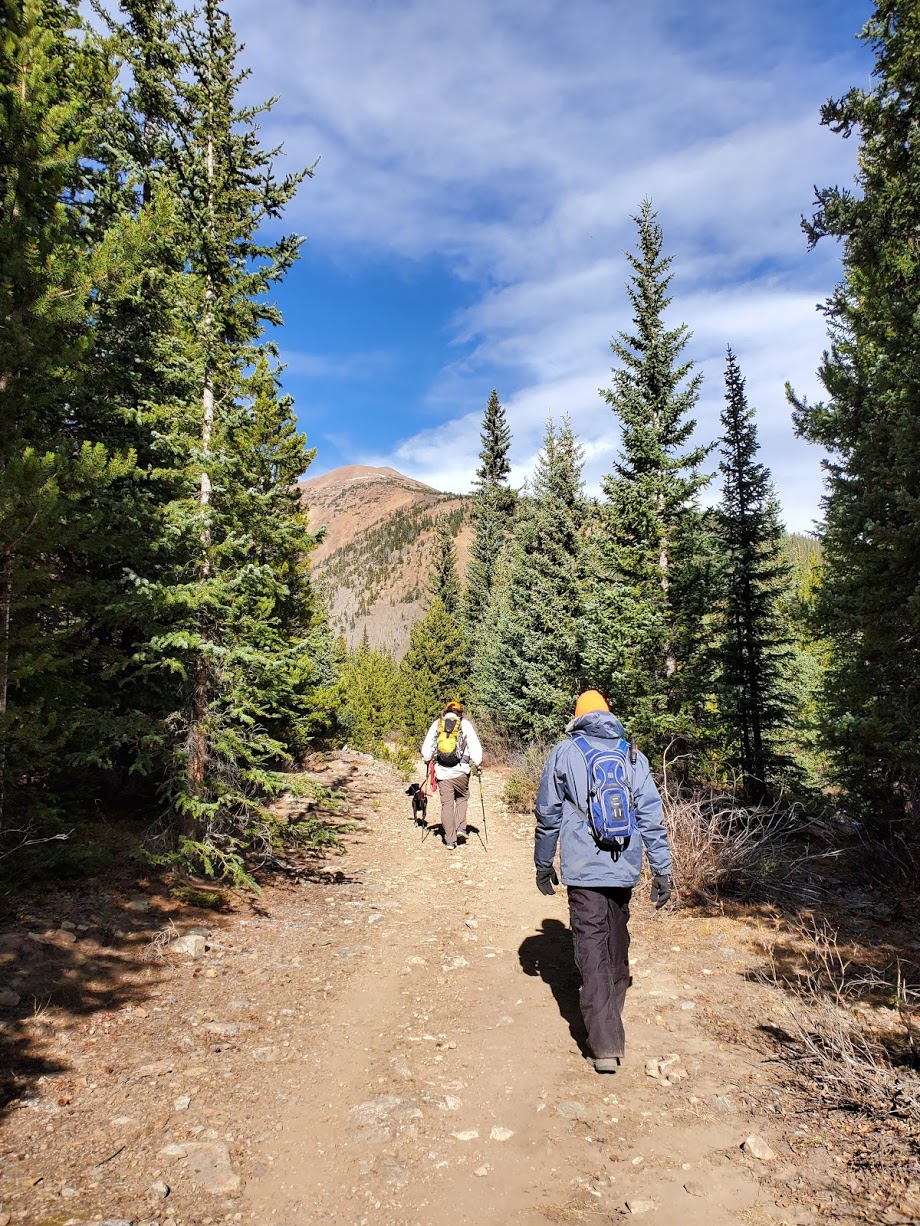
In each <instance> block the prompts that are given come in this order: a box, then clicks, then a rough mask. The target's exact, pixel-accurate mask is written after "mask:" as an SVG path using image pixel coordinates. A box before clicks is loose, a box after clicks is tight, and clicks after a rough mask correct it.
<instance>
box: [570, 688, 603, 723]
mask: <svg viewBox="0 0 920 1226" xmlns="http://www.w3.org/2000/svg"><path fill="white" fill-rule="evenodd" d="M609 710H610V707H609V706H608V704H607V699H606V698H605V697H604V695H603V694H601V693H600V692H599V691H598V690H585V692H584V693H583V694H579V695H578V701H577V702H576V703H575V718H576V719H577V718H578V716H579V715H587V714H588V712H589V711H609Z"/></svg>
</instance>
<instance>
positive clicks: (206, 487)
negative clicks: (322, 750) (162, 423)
mask: <svg viewBox="0 0 920 1226" xmlns="http://www.w3.org/2000/svg"><path fill="white" fill-rule="evenodd" d="M206 167H207V178H208V185H209V187H210V186H211V185H212V184H213V182H214V141H213V138H212V137H211V136H210V135H209V136H208V150H207V162H206ZM210 204H211V213H212V215H213V200H211V201H210ZM213 301H214V290H213V283H211V282H210V278H209V284H208V286H207V289H206V290H205V317H204V328H203V331H204V335H205V344H206V345H207V348H208V352H207V353H206V355H205V369H204V381H203V387H202V392H201V462H202V468H201V480H200V484H199V487H198V506H199V509H200V511H201V564H200V567H199V572H198V577H199V580H200V582H201V583H205V582H207V579H208V576H209V574H210V569H211V564H210V556H209V555H210V549H211V534H210V530H209V528H208V519H207V516H208V506H209V504H210V502H211V477H210V474H209V473H208V469H207V463H208V457H209V456H210V454H211V436H212V434H213V431H214V367H213V364H212V360H211V358H212V354H211V348H212V343H213V330H214V317H213ZM200 630H201V637H202V639H205V637H206V628H205V626H204V624H203V623H202V625H201V627H200ZM209 691H210V678H209V669H208V661H207V658H206V656H205V654H204V652H203V651H202V649H201V648H199V650H198V658H197V659H196V661H195V681H194V685H193V688H192V710H191V719H190V721H189V731H188V766H187V773H186V781H187V785H188V790H189V793H190V795H192V796H199V795H200V794H201V790H202V788H203V786H204V779H205V768H206V766H207V756H208V746H207V738H206V736H205V732H204V721H205V716H206V714H207V710H208V699H209ZM194 827H195V819H194V817H193V816H189V817H188V818H187V819H186V834H188V835H189V836H190V837H191V836H192V835H193V833H194Z"/></svg>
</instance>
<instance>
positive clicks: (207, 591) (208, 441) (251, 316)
mask: <svg viewBox="0 0 920 1226" xmlns="http://www.w3.org/2000/svg"><path fill="white" fill-rule="evenodd" d="M179 30H180V33H181V36H182V40H183V46H182V52H183V57H184V61H185V63H186V66H187V67H186V70H185V72H184V73H183V74H182V77H181V80H179V81H178V82H177V83H176V120H175V122H176V138H175V139H174V141H173V144H172V146H171V148H169V149H168V150H166V151H164V157H163V165H162V167H161V168H158V169H157V173H156V174H155V175H154V176H153V180H152V192H151V207H153V208H156V207H157V206H158V204H159V207H161V208H162V210H163V212H164V213H166V214H167V215H168V216H169V218H170V225H171V238H172V240H173V243H174V246H175V248H176V250H177V251H178V252H179V256H180V260H181V265H182V267H181V269H180V270H178V272H177V275H174V276H171V277H170V278H169V281H168V285H167V289H168V293H167V294H165V295H164V298H165V299H166V300H167V301H168V302H169V319H168V320H167V321H166V322H168V324H169V325H170V327H171V328H172V338H168V339H172V342H173V345H174V347H175V348H176V349H177V351H178V353H179V354H180V355H181V356H180V357H179V360H178V362H177V363H176V365H177V370H176V371H175V375H176V377H177V380H178V382H179V384H180V385H181V391H182V395H181V399H180V401H179V403H178V404H175V403H174V404H173V405H172V406H169V405H168V404H163V403H160V404H154V405H151V406H150V411H151V420H152V421H155V422H157V423H158V425H159V428H160V429H159V439H160V441H159V444H158V446H159V451H160V457H159V459H160V469H159V472H160V475H161V478H162V479H164V492H166V493H167V494H168V500H167V501H166V503H165V505H164V506H163V508H162V514H163V516H164V519H165V521H166V522H168V523H169V526H170V529H171V531H170V537H169V540H170V550H169V555H170V556H169V564H168V566H166V567H165V568H164V569H163V570H162V571H161V572H160V573H159V574H158V575H156V576H154V580H153V583H152V585H151V588H152V591H153V592H154V597H153V602H154V605H155V606H156V612H157V614H158V616H157V617H156V619H155V632H154V633H153V634H152V635H151V636H150V638H149V639H148V641H147V643H146V645H145V646H143V647H142V648H141V649H140V650H139V651H138V652H137V653H136V655H137V658H138V659H139V660H140V662H141V663H142V665H143V667H144V669H145V670H147V671H148V672H154V673H159V674H160V675H161V676H171V677H173V678H175V677H179V678H181V680H182V684H181V685H180V686H178V687H176V686H173V688H172V693H171V701H172V706H171V709H170V711H169V712H168V713H167V715H166V719H165V720H164V728H165V729H168V730H170V737H169V740H168V741H167V743H166V744H165V745H164V751H165V752H166V753H167V755H168V758H167V764H166V770H167V778H168V790H169V795H170V797H171V800H172V804H173V806H174V808H175V810H176V811H178V812H179V813H181V814H182V815H183V824H184V840H185V841H184V844H183V846H184V847H185V849H186V852H187V854H188V855H189V856H190V857H192V858H195V857H197V858H198V859H199V862H200V863H201V864H202V865H203V866H204V867H205V868H206V869H207V870H208V871H229V872H231V873H233V872H236V871H238V869H239V866H240V860H239V846H240V843H239V837H240V827H241V826H245V824H246V823H247V821H248V818H247V814H249V813H250V812H251V811H252V810H253V809H254V808H256V809H257V808H258V805H259V801H260V797H261V796H264V795H265V793H266V792H270V791H271V790H272V789H273V788H277V787H278V786H280V781H279V780H278V779H277V776H276V775H274V774H273V769H272V768H273V767H274V766H277V765H280V764H283V763H284V762H285V761H286V760H287V757H288V754H289V751H290V748H291V743H290V739H289V738H290V734H291V728H292V725H293V724H294V723H296V718H297V708H298V706H299V705H300V700H299V699H298V698H297V690H298V687H299V686H300V685H302V684H305V683H307V682H308V681H309V678H310V674H311V668H312V665H311V661H310V650H309V644H310V642H311V640H312V639H313V638H314V637H315V636H314V626H313V623H314V620H315V616H316V612H315V610H314V602H313V598H312V594H311V592H310V585H309V580H308V578H307V574H306V571H305V569H304V555H305V553H306V552H307V551H308V550H309V549H310V548H311V547H312V543H313V538H312V537H310V536H309V534H308V532H307V530H306V523H305V519H304V515H305V512H304V510H303V508H302V507H301V505H300V503H299V500H298V499H297V497H296V494H295V493H294V492H293V491H292V489H291V486H292V483H293V482H294V481H295V480H296V478H297V477H298V476H300V475H301V474H302V473H303V471H304V470H305V469H306V467H307V466H308V464H309V462H310V459H311V453H309V452H307V450H306V448H305V446H304V441H303V438H302V436H300V435H298V434H297V433H296V431H295V430H294V427H293V423H292V421H291V419H290V402H289V401H287V400H278V398H277V396H276V388H275V385H274V377H273V375H272V374H271V372H270V371H269V370H268V367H267V364H266V361H265V360H264V355H265V350H264V347H263V344H262V342H261V341H260V336H261V333H262V330H263V328H264V325H265V324H266V323H277V322H280V319H279V316H278V313H277V311H276V309H275V308H274V307H273V306H272V305H271V304H270V303H268V302H266V301H265V297H264V295H265V293H266V291H267V290H269V289H270V287H271V286H272V285H273V284H274V283H275V282H276V281H277V280H279V278H280V277H282V276H283V274H284V273H285V272H286V271H287V269H288V268H289V267H290V264H291V263H292V261H293V260H294V259H295V258H296V255H297V250H298V246H299V240H298V239H296V238H282V239H279V240H277V241H276V242H265V241H263V240H262V239H261V238H260V237H259V231H260V227H261V226H262V225H263V223H265V222H266V221H268V220H270V219H273V218H276V217H277V216H279V215H280V213H281V210H282V209H283V207H284V205H285V204H286V203H287V202H288V201H289V200H290V198H291V197H292V195H293V193H294V191H295V190H296V188H297V185H298V183H299V181H300V180H301V179H302V177H303V175H292V176H288V177H286V178H283V179H280V180H279V179H276V178H275V176H274V173H273V168H272V162H273V156H274V153H275V152H276V151H273V150H266V149H264V148H263V147H262V146H261V144H260V142H259V139H258V134H257V127H256V123H255V121H256V118H257V116H258V115H259V113H260V112H261V110H263V109H264V108H242V109H241V108H239V106H238V105H237V102H236V95H237V92H238V89H239V85H240V83H241V81H242V79H243V78H244V76H245V73H243V72H241V71H240V70H238V68H237V66H236V64H237V59H238V55H239V51H240V48H239V45H238V43H237V42H236V39H235V37H234V35H233V31H232V28H231V25H230V21H229V18H228V17H227V15H226V13H225V12H224V11H223V10H222V9H221V8H220V7H219V6H218V4H217V3H216V2H215V0H207V3H205V5H204V6H203V8H202V10H201V12H200V14H199V13H191V14H187V15H183V16H182V18H181V21H180V25H179ZM164 339H167V338H164ZM251 365H255V375H254V376H253V377H252V378H249V377H248V376H247V374H246V370H247V367H249V366H251ZM177 390H180V389H178V388H177ZM170 408H171V409H172V411H171V413H170V412H169V409H170ZM169 757H171V759H172V761H171V762H169Z"/></svg>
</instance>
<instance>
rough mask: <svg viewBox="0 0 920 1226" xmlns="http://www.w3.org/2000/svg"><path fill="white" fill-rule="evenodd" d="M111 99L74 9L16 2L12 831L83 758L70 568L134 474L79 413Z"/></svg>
mask: <svg viewBox="0 0 920 1226" xmlns="http://www.w3.org/2000/svg"><path fill="white" fill-rule="evenodd" d="M110 85H111V81H110V74H109V73H108V71H107V66H106V64H105V63H104V60H103V59H102V57H100V55H99V54H98V47H97V44H96V43H95V41H94V40H93V39H92V38H91V37H90V36H89V34H88V32H87V31H86V30H85V29H84V28H83V25H82V23H81V21H80V18H79V14H78V10H77V5H76V4H75V3H67V2H64V0H58V2H53V0H2V3H0V422H2V430H0V817H2V815H3V811H4V810H5V809H6V810H9V808H10V807H12V808H13V809H16V808H20V807H22V806H23V805H26V804H28V803H29V802H30V798H31V797H34V796H35V795H36V794H37V791H38V790H39V789H40V788H41V787H43V786H44V784H45V783H46V781H47V778H48V773H49V771H50V770H52V769H53V768H54V766H55V765H56V763H57V762H58V761H59V760H60V758H61V755H62V753H63V752H64V751H66V750H68V749H70V748H71V747H72V743H73V738H74V733H75V726H76V725H78V724H79V723H80V716H81V711H82V707H83V704H84V702H85V699H86V695H87V692H88V691H89V690H90V689H91V687H92V686H93V684H94V678H93V669H92V663H91V662H90V661H88V660H87V659H86V658H85V656H86V648H87V642H86V637H85V635H84V626H83V622H82V618H81V616H80V602H79V599H78V597H77V590H78V588H80V587H82V585H83V583H82V577H80V576H74V574H73V573H72V570H71V568H70V566H69V565H68V557H67V552H68V550H69V549H70V548H71V547H73V546H74V545H75V544H76V543H78V542H79V541H80V540H81V539H82V538H84V537H92V536H93V534H94V533H99V532H101V531H104V525H105V511H104V508H103V506H102V500H103V497H104V491H105V490H106V489H107V488H108V486H109V485H110V484H111V482H112V481H113V480H116V479H117V478H118V476H119V475H121V474H123V473H124V472H125V471H126V470H127V469H130V467H131V464H132V460H131V457H130V456H129V455H126V456H124V457H121V458H119V457H110V456H109V455H108V453H107V451H106V449H105V447H104V446H103V445H102V443H101V442H100V441H99V440H98V438H95V437H94V436H93V434H92V431H88V430H87V423H86V422H85V420H84V419H83V418H82V416H81V414H80V413H79V412H78V411H77V409H76V407H75V403H74V402H75V399H76V391H77V388H78V381H79V371H80V363H81V359H82V356H83V354H84V353H85V350H86V347H87V345H88V341H89V325H90V312H89V299H90V291H91V289H92V284H93V260H92V253H91V251H90V249H89V246H88V243H87V238H86V234H85V232H84V227H83V221H84V209H83V205H82V201H83V198H84V196H85V194H86V190H87V187H88V184H89V180H90V177H91V172H90V165H91V162H92V160H93V159H95V157H97V156H98V152H99V147H98V143H97V141H96V139H95V138H96V137H97V136H98V126H97V122H96V115H97V112H98V111H99V110H100V109H102V108H104V106H105V104H106V100H107V96H108V91H109V90H110ZM11 784H12V785H13V787H15V792H16V795H15V796H13V795H12V794H11V791H12V788H11Z"/></svg>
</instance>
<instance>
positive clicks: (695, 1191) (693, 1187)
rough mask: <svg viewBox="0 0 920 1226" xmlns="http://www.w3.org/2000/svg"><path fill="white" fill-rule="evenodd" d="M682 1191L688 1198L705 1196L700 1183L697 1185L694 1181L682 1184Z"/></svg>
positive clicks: (704, 1190)
mask: <svg viewBox="0 0 920 1226" xmlns="http://www.w3.org/2000/svg"><path fill="white" fill-rule="evenodd" d="M684 1191H685V1192H686V1193H687V1195H688V1196H705V1195H706V1189H705V1188H704V1187H703V1185H702V1184H701V1183H697V1181H696V1180H695V1179H688V1180H687V1182H686V1183H685V1184H684Z"/></svg>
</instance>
